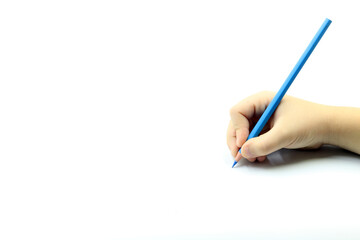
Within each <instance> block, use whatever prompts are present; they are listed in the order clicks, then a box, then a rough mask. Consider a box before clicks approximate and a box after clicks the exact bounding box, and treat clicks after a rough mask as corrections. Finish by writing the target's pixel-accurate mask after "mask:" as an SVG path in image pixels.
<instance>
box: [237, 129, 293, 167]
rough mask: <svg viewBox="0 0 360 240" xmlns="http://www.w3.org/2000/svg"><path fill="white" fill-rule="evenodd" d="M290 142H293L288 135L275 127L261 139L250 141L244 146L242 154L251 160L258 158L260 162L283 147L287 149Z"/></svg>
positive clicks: (256, 138)
mask: <svg viewBox="0 0 360 240" xmlns="http://www.w3.org/2000/svg"><path fill="white" fill-rule="evenodd" d="M289 142H291V139H290V138H289V137H288V136H287V135H286V134H284V132H283V131H281V130H280V129H279V127H277V128H276V127H274V128H272V129H271V130H270V131H268V132H266V133H265V134H263V135H260V136H259V137H255V138H252V139H249V140H248V141H247V142H246V143H245V144H244V145H243V146H242V148H241V153H242V155H243V156H244V157H245V158H247V159H249V160H250V159H254V158H258V160H259V161H260V160H263V157H262V156H266V155H268V154H270V153H272V152H275V151H277V150H279V149H281V148H283V147H286V146H287V145H288V144H289ZM259 158H260V159H259ZM264 160H265V159H264Z"/></svg>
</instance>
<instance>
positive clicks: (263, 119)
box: [232, 18, 331, 167]
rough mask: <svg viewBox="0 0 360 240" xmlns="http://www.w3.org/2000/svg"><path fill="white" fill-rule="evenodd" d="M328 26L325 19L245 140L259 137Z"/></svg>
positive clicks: (329, 22)
mask: <svg viewBox="0 0 360 240" xmlns="http://www.w3.org/2000/svg"><path fill="white" fill-rule="evenodd" d="M330 24H331V20H330V19H327V18H326V19H325V21H324V23H323V24H322V25H321V27H320V29H319V31H318V32H317V33H316V34H315V37H314V38H313V39H312V41H311V42H310V44H309V46H308V47H307V48H306V50H305V52H304V53H303V55H302V56H301V57H300V59H299V61H298V62H297V63H296V65H295V67H294V68H293V70H292V71H291V73H290V74H289V76H288V77H287V79H286V80H285V82H284V84H283V85H282V86H281V88H280V90H279V91H278V92H277V94H276V95H275V97H274V98H273V100H272V101H271V102H270V104H269V106H268V107H267V108H266V110H265V111H264V113H263V114H262V115H261V117H260V119H259V121H258V122H257V123H256V125H255V127H254V128H253V130H252V131H251V133H250V134H249V136H248V138H247V140H249V139H251V138H254V137H257V136H259V134H260V132H261V130H262V129H263V128H264V126H265V124H266V123H267V121H268V120H269V118H270V117H271V115H272V114H273V113H274V111H275V109H276V108H277V106H278V105H279V103H280V101H281V99H282V98H283V97H284V95H285V93H286V91H287V90H288V89H289V87H290V85H291V84H292V82H293V81H294V79H295V78H296V76H297V75H298V73H299V72H300V70H301V68H302V67H303V66H304V64H305V62H306V60H307V59H308V58H309V57H310V55H311V53H312V52H313V50H314V49H315V47H316V45H317V44H318V42H319V41H320V39H321V38H322V36H323V35H324V33H325V32H326V30H327V29H328V27H329V26H330ZM247 140H246V141H247ZM239 153H241V148H240V149H239ZM236 163H237V162H236V161H234V164H233V166H232V167H234V166H235V165H236Z"/></svg>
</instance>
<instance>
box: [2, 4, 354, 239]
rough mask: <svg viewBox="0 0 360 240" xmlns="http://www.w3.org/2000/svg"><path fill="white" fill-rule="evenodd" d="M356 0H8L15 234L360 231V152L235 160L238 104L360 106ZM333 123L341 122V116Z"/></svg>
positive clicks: (5, 48) (7, 175) (5, 124)
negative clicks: (231, 141)
mask: <svg viewBox="0 0 360 240" xmlns="http://www.w3.org/2000/svg"><path fill="white" fill-rule="evenodd" d="M356 6H357V2H356V1H341V2H331V1H316V2H314V1H301V2H298V3H295V2H290V1H275V2H274V1H271V2H270V1H262V2H261V1H260V2H259V1H256V2H248V1H246V2H245V1H211V2H209V1H120V2H118V1H77V0H76V1H61V2H48V1H11V2H2V3H0V35H1V37H0V65H1V71H0V79H1V80H0V226H1V227H0V239H239V238H241V239H320V238H323V239H359V238H360V231H359V229H360V221H359V216H360V208H359V202H360V194H359V191H358V189H359V183H360V159H359V157H358V156H357V155H354V154H351V153H349V152H346V151H343V150H339V149H333V148H327V149H322V150H319V151H290V150H284V151H280V152H276V153H274V154H273V155H271V156H270V157H269V162H266V163H264V164H259V163H255V164H251V163H248V162H245V161H242V162H241V164H239V166H237V167H236V168H234V169H232V168H231V165H232V161H233V160H232V159H231V156H230V155H229V152H228V150H227V147H226V140H225V139H226V128H227V124H228V121H229V109H230V108H231V106H232V105H234V104H235V103H237V102H238V101H240V100H241V99H243V98H245V97H247V96H248V95H251V94H253V93H256V92H258V91H262V90H272V91H277V90H278V88H279V87H280V86H281V84H282V82H283V81H284V79H285V78H286V76H287V75H288V74H289V72H290V71H291V69H292V68H293V66H294V64H295V63H296V62H297V60H298V58H299V57H300V55H301V54H302V52H303V51H304V49H305V48H306V46H307V44H308V43H309V42H310V40H311V39H312V37H313V35H314V34H315V32H316V31H317V30H318V28H319V26H320V25H321V23H322V22H323V20H324V19H325V17H328V18H330V19H331V20H332V21H333V23H332V25H331V26H330V28H329V30H328V31H327V32H326V34H325V35H324V37H323V39H322V40H321V41H320V43H319V45H318V47H317V48H316V49H315V51H314V52H313V54H312V56H311V57H310V59H309V60H308V62H307V63H306V64H305V66H304V68H303V69H302V71H301V72H300V74H299V76H298V77H297V79H296V80H295V82H294V84H293V85H292V86H291V88H290V89H289V94H291V95H294V96H296V97H299V98H303V99H306V100H309V101H315V102H319V103H324V104H329V105H346V106H354V107H360V101H359V97H358V90H359V88H358V79H359V78H360V75H359V71H358V68H359V61H358V59H359V56H360V48H359V46H360V45H359V44H358V43H359V42H360V31H359V30H358V26H359V19H358V8H357V7H356ZM329 120H330V121H331V119H329Z"/></svg>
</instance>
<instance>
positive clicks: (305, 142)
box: [227, 92, 360, 162]
mask: <svg viewBox="0 0 360 240" xmlns="http://www.w3.org/2000/svg"><path fill="white" fill-rule="evenodd" d="M274 96H275V93H273V92H260V93H257V94H255V95H252V96H250V97H248V98H246V99H244V100H242V101H241V102H239V103H238V104H236V105H235V106H234V107H232V108H231V110H230V116H231V120H230V123H229V126H228V131H227V144H228V147H229V149H230V151H231V154H232V155H233V157H235V160H236V161H239V160H240V159H241V158H242V157H244V158H246V159H248V160H249V161H250V162H254V161H255V160H258V161H260V162H262V161H264V160H265V159H266V156H267V155H268V154H270V153H272V152H274V151H277V150H279V149H281V148H288V149H298V148H309V149H314V148H319V147H320V146H321V145H323V144H331V145H335V146H339V147H341V148H344V149H347V150H349V151H352V152H354V153H357V154H360V109H359V108H351V107H333V106H326V105H321V104H317V103H312V102H308V101H305V100H302V99H298V98H295V97H291V96H287V95H286V96H285V97H284V98H283V99H282V101H281V103H280V104H279V106H278V108H277V109H276V111H275V112H274V114H273V116H272V117H271V118H270V120H269V121H268V123H267V124H266V126H265V127H264V129H263V131H262V133H261V134H260V135H259V136H258V137H255V138H252V139H249V140H248V141H246V139H247V137H248V135H249V133H250V131H251V129H252V128H253V127H254V125H255V124H256V122H257V120H258V119H259V118H260V116H261V114H262V113H263V112H264V111H265V109H266V107H267V106H268V105H269V103H270V102H271V100H272V99H273V97H274ZM240 148H241V153H242V154H239V153H238V151H239V149H240Z"/></svg>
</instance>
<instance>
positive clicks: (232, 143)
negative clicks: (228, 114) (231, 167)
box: [227, 121, 239, 157]
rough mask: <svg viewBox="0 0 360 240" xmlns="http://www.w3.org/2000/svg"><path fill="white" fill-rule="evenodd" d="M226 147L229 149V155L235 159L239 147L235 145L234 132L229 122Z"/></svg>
mask: <svg viewBox="0 0 360 240" xmlns="http://www.w3.org/2000/svg"><path fill="white" fill-rule="evenodd" d="M227 145H228V147H229V149H230V152H231V155H232V156H233V157H235V156H236V154H237V153H238V151H239V147H238V146H237V145H236V132H235V129H234V127H233V125H232V123H231V121H230V123H229V126H228V131H227Z"/></svg>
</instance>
